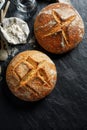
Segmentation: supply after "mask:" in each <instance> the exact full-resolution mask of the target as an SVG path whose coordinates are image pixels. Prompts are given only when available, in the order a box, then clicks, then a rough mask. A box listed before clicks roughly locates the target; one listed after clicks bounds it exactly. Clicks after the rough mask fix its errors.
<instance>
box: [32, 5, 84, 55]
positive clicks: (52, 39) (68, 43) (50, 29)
mask: <svg viewBox="0 0 87 130" xmlns="http://www.w3.org/2000/svg"><path fill="white" fill-rule="evenodd" d="M34 33H35V37H36V39H37V41H38V43H39V44H40V45H41V46H42V47H43V48H44V49H45V50H47V51H49V52H51V53H55V54H61V53H65V52H67V51H69V50H71V49H73V48H75V47H76V46H77V45H78V44H79V42H80V41H81V40H82V38H83V35H84V24H83V20H82V18H81V16H80V15H79V13H78V12H77V11H76V10H75V9H74V8H73V7H72V6H71V5H68V4H64V3H54V4H50V5H48V6H46V7H45V8H43V9H42V10H41V11H40V13H39V14H38V15H37V17H36V20H35V23H34Z"/></svg>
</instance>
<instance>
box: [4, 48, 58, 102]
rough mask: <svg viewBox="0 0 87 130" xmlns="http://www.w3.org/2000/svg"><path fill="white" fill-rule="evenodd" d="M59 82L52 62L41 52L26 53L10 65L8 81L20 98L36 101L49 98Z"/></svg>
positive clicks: (10, 87)
mask: <svg viewBox="0 0 87 130" xmlns="http://www.w3.org/2000/svg"><path fill="white" fill-rule="evenodd" d="M56 80H57V72H56V67H55V65H54V63H53V62H52V60H51V59H50V58H49V57H48V56H47V55H46V54H44V53H42V52H39V51H34V50H32V51H24V52H22V53H20V54H18V55H17V56H15V57H14V58H13V59H12V61H11V62H10V64H9V65H8V68H7V72H6V81H7V84H8V87H9V89H10V90H11V91H12V93H13V94H14V95H15V96H17V97H18V98H20V99H22V100H25V101H36V100H40V99H42V98H44V97H45V96H47V95H48V94H49V93H50V92H51V91H52V90H53V88H54V86H55V84H56Z"/></svg>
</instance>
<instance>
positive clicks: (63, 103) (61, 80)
mask: <svg viewBox="0 0 87 130" xmlns="http://www.w3.org/2000/svg"><path fill="white" fill-rule="evenodd" d="M71 2H72V4H73V6H74V7H75V8H76V9H77V10H78V12H79V13H80V15H81V16H82V18H83V20H84V24H85V35H84V38H83V41H82V42H81V44H79V46H78V47H77V48H75V49H74V50H72V51H70V52H68V53H67V54H64V55H53V54H50V53H48V52H46V51H45V50H44V49H42V48H41V47H40V46H39V45H38V43H37V42H35V43H34V44H35V46H36V47H34V48H33V46H32V45H29V44H26V45H18V46H16V47H18V48H19V49H20V52H21V51H24V50H27V49H29V50H32V49H36V50H40V51H42V52H44V53H46V54H47V55H48V56H49V57H50V58H51V59H52V60H53V61H54V63H55V64H56V67H57V72H58V80H57V84H56V86H55V89H54V90H53V91H52V93H51V94H50V95H49V96H47V97H46V98H45V99H43V100H41V101H38V102H34V103H30V102H23V101H21V100H19V99H17V98H16V97H15V96H13V95H12V94H11V92H10V91H9V89H8V87H7V84H6V81H5V72H6V68H7V65H8V63H9V62H10V60H11V59H12V57H9V58H8V60H7V61H5V62H0V65H1V66H2V76H3V80H2V81H1V82H0V130H80V129H82V130H87V0H71ZM37 3H38V10H37V12H36V14H37V13H38V12H39V10H40V9H41V8H43V7H44V6H46V5H48V4H49V3H51V2H46V1H45V0H43V1H42V0H37ZM13 13H14V8H13V5H10V8H9V11H8V14H7V17H9V16H13ZM35 16H36V15H35ZM35 16H34V17H33V18H31V19H30V20H29V22H28V24H29V26H30V30H31V34H30V37H32V36H33V35H34V34H33V23H34V19H35ZM12 47H13V46H12Z"/></svg>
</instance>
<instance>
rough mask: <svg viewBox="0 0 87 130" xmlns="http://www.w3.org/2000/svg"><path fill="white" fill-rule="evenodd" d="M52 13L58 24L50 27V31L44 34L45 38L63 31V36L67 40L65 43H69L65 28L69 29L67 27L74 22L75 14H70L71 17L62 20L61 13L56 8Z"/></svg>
mask: <svg viewBox="0 0 87 130" xmlns="http://www.w3.org/2000/svg"><path fill="white" fill-rule="evenodd" d="M52 15H53V17H54V19H55V21H56V22H57V24H56V25H55V26H54V28H51V29H49V31H48V32H47V33H46V34H45V35H44V36H43V38H45V37H48V36H52V35H54V34H55V33H58V32H61V33H62V37H63V39H64V41H65V42H64V43H66V44H69V43H68V39H67V35H66V33H65V30H67V27H68V26H69V25H70V24H71V23H72V21H73V20H74V19H75V17H76V16H75V15H73V16H70V17H69V18H67V19H66V20H62V19H61V17H60V15H59V14H58V13H57V12H55V11H54V10H53V11H52ZM62 47H63V46H62Z"/></svg>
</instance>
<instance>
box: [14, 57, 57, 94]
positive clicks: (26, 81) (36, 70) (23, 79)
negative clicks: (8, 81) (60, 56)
mask: <svg viewBox="0 0 87 130" xmlns="http://www.w3.org/2000/svg"><path fill="white" fill-rule="evenodd" d="M44 63H45V61H44V60H43V61H42V62H39V63H37V62H36V61H34V60H33V59H32V58H31V57H27V59H25V61H24V63H21V65H20V64H17V66H16V68H15V70H14V72H15V73H16V75H17V76H18V78H20V81H19V87H17V88H16V90H15V91H17V90H18V89H19V88H21V89H22V88H25V86H26V85H27V88H29V89H32V91H33V92H34V93H36V94H38V95H39V94H40V93H38V91H37V88H35V87H33V86H32V85H33V83H34V81H35V82H36V79H37V78H39V83H42V84H40V85H39V83H37V84H36V85H37V87H39V86H40V87H41V86H42V87H47V88H51V86H52V84H51V81H50V80H49V78H48V76H47V74H46V72H45V70H44V69H43V68H40V66H41V65H42V64H43V65H44ZM52 63H53V62H52ZM30 65H31V66H32V68H31V69H30V68H28V70H27V71H23V72H24V73H23V74H22V75H20V71H21V70H25V69H26V67H29V66H30ZM24 68H25V69H24ZM20 69H21V70H20ZM42 69H43V70H42ZM18 71H19V72H18ZM54 74H56V72H55V73H54V71H51V75H53V76H54ZM53 76H52V77H53ZM32 79H33V82H32V83H31V81H32ZM34 85H35V84H34ZM38 85H39V86H38ZM23 91H25V89H23Z"/></svg>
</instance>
